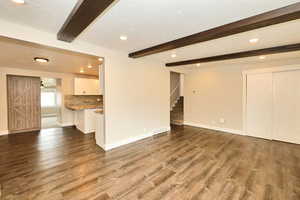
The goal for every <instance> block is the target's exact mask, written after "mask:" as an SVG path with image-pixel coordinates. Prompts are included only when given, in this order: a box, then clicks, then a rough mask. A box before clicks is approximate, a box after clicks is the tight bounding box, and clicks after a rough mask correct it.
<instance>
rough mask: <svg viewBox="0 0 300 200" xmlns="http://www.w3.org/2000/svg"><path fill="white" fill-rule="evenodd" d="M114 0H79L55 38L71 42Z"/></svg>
mask: <svg viewBox="0 0 300 200" xmlns="http://www.w3.org/2000/svg"><path fill="white" fill-rule="evenodd" d="M114 1H115V0H79V1H78V2H77V4H76V5H75V7H74V8H73V10H72V12H71V14H70V15H69V17H68V18H67V20H66V21H65V23H64V25H63V26H62V28H61V29H60V31H59V32H58V34H57V39H58V40H62V41H65V42H72V41H73V40H74V39H75V38H76V37H77V36H78V35H79V34H80V33H81V32H82V31H84V30H85V29H86V28H87V27H88V26H89V25H90V24H91V23H92V22H93V21H94V20H95V19H96V18H97V17H98V16H99V15H101V14H102V13H103V12H104V11H105V9H106V8H108V7H109V6H110V5H111V4H112V3H113V2H114Z"/></svg>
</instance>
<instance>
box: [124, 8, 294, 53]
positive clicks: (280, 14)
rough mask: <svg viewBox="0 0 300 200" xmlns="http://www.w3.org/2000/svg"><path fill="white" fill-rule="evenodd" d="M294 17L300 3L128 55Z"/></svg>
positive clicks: (163, 49) (254, 27)
mask: <svg viewBox="0 0 300 200" xmlns="http://www.w3.org/2000/svg"><path fill="white" fill-rule="evenodd" d="M296 19H300V3H295V4H292V5H289V6H286V7H283V8H279V9H276V10H272V11H270V12H266V13H263V14H260V15H256V16H253V17H249V18H246V19H243V20H240V21H237V22H233V23H230V24H226V25H223V26H219V27H216V28H213V29H210V30H207V31H204V32H200V33H196V34H193V35H190V36H187V37H183V38H180V39H177V40H173V41H170V42H167V43H163V44H160V45H157V46H153V47H150V48H147V49H144V50H140V51H137V52H133V53H130V54H129V57H131V58H139V57H143V56H147V55H151V54H155V53H160V52H164V51H168V50H172V49H177V48H180V47H185V46H188V45H192V44H196V43H200V42H205V41H209V40H214V39H218V38H222V37H226V36H230V35H234V34H237V33H242V32H246V31H251V30H254V29H258V28H263V27H267V26H270V25H274V24H279V23H284V22H288V21H291V20H296Z"/></svg>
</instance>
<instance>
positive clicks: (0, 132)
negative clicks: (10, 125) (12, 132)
mask: <svg viewBox="0 0 300 200" xmlns="http://www.w3.org/2000/svg"><path fill="white" fill-rule="evenodd" d="M8 133H9V132H8V130H4V131H0V136H2V135H8Z"/></svg>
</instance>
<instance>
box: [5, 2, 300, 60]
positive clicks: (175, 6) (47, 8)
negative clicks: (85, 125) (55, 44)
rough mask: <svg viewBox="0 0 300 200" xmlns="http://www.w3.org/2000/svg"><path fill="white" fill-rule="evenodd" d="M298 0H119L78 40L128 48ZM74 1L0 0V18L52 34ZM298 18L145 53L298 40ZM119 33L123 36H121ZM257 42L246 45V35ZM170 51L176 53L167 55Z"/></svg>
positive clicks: (189, 52) (188, 54) (191, 54)
mask: <svg viewBox="0 0 300 200" xmlns="http://www.w3.org/2000/svg"><path fill="white" fill-rule="evenodd" d="M297 2H299V0H251V1H250V0H189V1H183V0H151V1H150V0H119V1H117V3H116V4H115V5H114V6H112V7H111V8H110V9H109V10H108V11H107V12H106V13H105V14H104V15H103V16H101V17H99V18H98V19H97V20H96V21H95V22H94V23H93V24H92V25H91V26H90V27H89V28H88V29H87V30H86V31H85V32H84V33H82V34H81V35H80V36H79V38H77V39H78V40H85V41H88V42H90V43H93V44H98V45H101V46H105V47H108V48H112V49H118V50H122V51H124V52H126V53H130V52H132V51H135V50H140V49H143V48H147V47H150V46H153V45H156V44H160V43H164V42H167V41H170V40H174V39H177V38H180V37H183V36H187V35H190V34H193V33H197V32H200V31H204V30H207V29H210V28H213V27H216V26H220V25H223V24H227V23H230V22H233V21H237V20H240V19H243V18H246V17H250V16H253V15H256V14H260V13H263V12H266V11H270V10H273V9H276V8H280V7H283V6H287V5H290V4H293V3H297ZM75 3H76V0H51V1H43V0H27V3H26V5H24V6H18V5H15V4H14V3H12V2H11V1H10V0H1V1H0V8H1V12H0V18H1V19H5V20H9V21H13V22H15V23H21V24H25V25H28V26H32V27H35V28H37V29H41V30H44V31H47V32H51V33H53V34H56V33H57V32H58V31H59V29H60V27H61V26H62V24H63V23H64V21H65V19H66V18H67V16H68V15H69V13H70V12H71V10H72V8H73V6H74V5H75ZM299 27H300V20H297V21H292V22H288V23H285V24H280V25H275V26H271V27H267V28H263V29H258V30H255V31H250V32H246V33H241V34H238V35H234V36H230V37H226V38H221V39H218V40H213V41H209V42H205V43H200V44H197V45H192V46H188V47H184V48H180V49H177V50H176V51H170V52H164V53H160V54H156V55H151V56H149V57H150V58H153V59H155V60H159V61H162V62H165V63H166V62H173V61H179V60H185V59H193V58H200V57H206V56H214V55H220V54H225V53H232V52H237V51H244V50H251V49H258V48H265V47H272V46H277V45H284V44H290V43H296V42H300V29H299ZM120 35H126V36H128V40H127V41H121V40H120V39H119V37H120ZM254 37H258V38H259V39H260V41H259V43H258V44H256V45H250V44H249V42H248V41H249V39H251V38H254ZM174 52H176V54H177V57H176V58H171V57H170V55H171V53H174Z"/></svg>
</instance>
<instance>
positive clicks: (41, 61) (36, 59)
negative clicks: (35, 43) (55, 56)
mask: <svg viewBox="0 0 300 200" xmlns="http://www.w3.org/2000/svg"><path fill="white" fill-rule="evenodd" d="M34 61H36V62H40V63H47V62H49V59H48V58H40V57H35V58H34Z"/></svg>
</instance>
